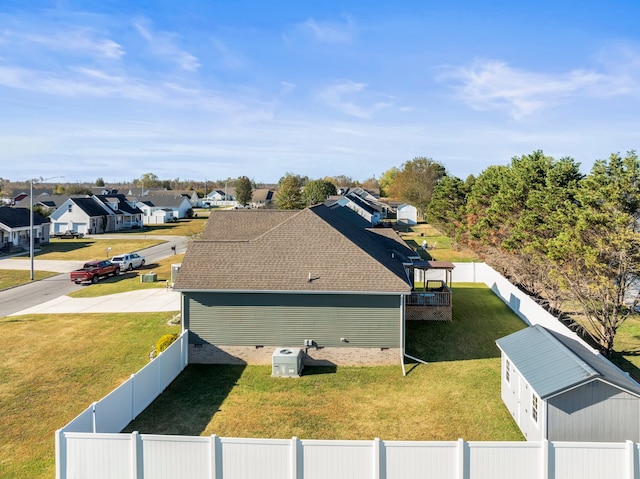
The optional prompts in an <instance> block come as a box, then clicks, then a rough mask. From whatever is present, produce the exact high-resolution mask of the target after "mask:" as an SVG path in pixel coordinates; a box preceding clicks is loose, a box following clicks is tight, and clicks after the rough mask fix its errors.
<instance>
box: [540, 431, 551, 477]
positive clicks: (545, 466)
mask: <svg viewBox="0 0 640 479" xmlns="http://www.w3.org/2000/svg"><path fill="white" fill-rule="evenodd" d="M540 479H549V440H548V439H543V440H542V441H540Z"/></svg>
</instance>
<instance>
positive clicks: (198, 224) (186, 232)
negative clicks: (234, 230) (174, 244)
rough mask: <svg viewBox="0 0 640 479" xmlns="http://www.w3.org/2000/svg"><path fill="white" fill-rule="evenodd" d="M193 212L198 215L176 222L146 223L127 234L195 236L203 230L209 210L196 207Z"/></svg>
mask: <svg viewBox="0 0 640 479" xmlns="http://www.w3.org/2000/svg"><path fill="white" fill-rule="evenodd" d="M195 214H197V215H198V216H197V217H194V218H189V219H187V218H184V219H181V220H178V221H177V222H176V223H166V224H162V225H147V226H145V227H144V228H143V229H140V230H131V231H130V232H129V234H131V235H132V236H144V235H163V236H164V235H167V236H187V237H197V236H199V235H200V234H201V233H202V231H203V230H204V227H205V225H206V223H207V219H208V218H209V214H210V212H209V210H206V209H200V210H198V209H196V210H195Z"/></svg>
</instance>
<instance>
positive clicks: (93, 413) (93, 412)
mask: <svg viewBox="0 0 640 479" xmlns="http://www.w3.org/2000/svg"><path fill="white" fill-rule="evenodd" d="M96 404H97V403H96V402H93V403H91V424H92V428H93V431H92V432H93V433H94V434H95V433H96V432H98V431H97V426H96Z"/></svg>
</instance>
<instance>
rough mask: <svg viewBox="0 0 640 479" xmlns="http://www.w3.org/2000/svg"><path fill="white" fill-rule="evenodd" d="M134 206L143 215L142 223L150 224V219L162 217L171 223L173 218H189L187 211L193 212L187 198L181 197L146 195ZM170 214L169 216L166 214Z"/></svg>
mask: <svg viewBox="0 0 640 479" xmlns="http://www.w3.org/2000/svg"><path fill="white" fill-rule="evenodd" d="M138 199H139V200H142V201H138V202H137V203H136V206H137V207H138V208H139V209H140V210H142V212H143V213H144V216H143V222H144V223H145V224H152V221H155V220H153V219H152V218H160V217H161V216H163V213H164V216H163V217H165V218H166V221H164V222H165V223H166V222H167V221H172V220H173V218H177V219H181V218H186V217H188V216H189V211H192V212H193V206H192V204H191V202H190V201H189V198H187V197H186V196H183V195H180V194H178V195H147V196H144V197H141V198H138ZM167 212H171V214H170V215H169V214H167Z"/></svg>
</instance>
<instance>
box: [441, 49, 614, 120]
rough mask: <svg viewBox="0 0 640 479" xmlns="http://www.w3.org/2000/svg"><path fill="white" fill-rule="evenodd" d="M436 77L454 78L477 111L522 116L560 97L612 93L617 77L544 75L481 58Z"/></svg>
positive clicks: (581, 73) (589, 73) (577, 73)
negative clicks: (503, 112) (501, 112)
mask: <svg viewBox="0 0 640 479" xmlns="http://www.w3.org/2000/svg"><path fill="white" fill-rule="evenodd" d="M442 70H443V72H442V73H441V74H440V75H439V76H438V77H437V79H438V80H440V81H446V80H453V81H454V82H455V88H456V91H457V93H458V96H459V98H460V99H461V100H462V101H463V102H465V103H466V104H467V105H469V106H470V107H471V108H473V109H476V110H505V111H507V112H508V114H509V115H510V116H511V117H513V118H516V119H518V118H522V117H524V116H526V115H529V114H532V113H534V112H536V111H538V110H541V109H543V108H547V107H549V106H551V105H554V104H557V103H558V102H559V101H560V100H561V99H563V98H567V97H571V96H579V95H588V96H596V95H603V94H610V92H611V87H612V85H614V84H616V83H617V80H616V78H615V77H612V76H610V75H607V74H605V73H599V72H597V71H593V70H572V71H569V72H567V73H560V74H543V73H536V72H532V71H526V70H518V69H515V68H512V67H510V66H509V65H508V64H507V63H505V62H501V61H497V60H479V61H475V62H474V63H473V64H472V65H470V66H466V67H446V68H443V69H442Z"/></svg>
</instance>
